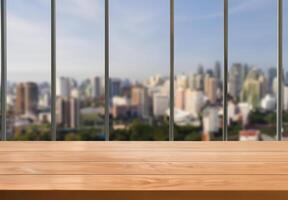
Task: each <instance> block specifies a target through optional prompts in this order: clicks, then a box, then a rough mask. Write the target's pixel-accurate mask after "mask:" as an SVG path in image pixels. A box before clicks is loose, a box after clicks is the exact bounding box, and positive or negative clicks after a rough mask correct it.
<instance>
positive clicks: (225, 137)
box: [223, 0, 229, 141]
mask: <svg viewBox="0 0 288 200" xmlns="http://www.w3.org/2000/svg"><path fill="white" fill-rule="evenodd" d="M228 6H229V4H228V0H224V70H223V72H224V76H223V141H227V140H228V125H227V123H228V31H229V29H228V15H229V13H228Z"/></svg>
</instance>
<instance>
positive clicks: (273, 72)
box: [268, 67, 277, 93]
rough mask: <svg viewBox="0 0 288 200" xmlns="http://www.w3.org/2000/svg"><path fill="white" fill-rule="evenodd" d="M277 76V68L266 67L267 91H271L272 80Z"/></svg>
mask: <svg viewBox="0 0 288 200" xmlns="http://www.w3.org/2000/svg"><path fill="white" fill-rule="evenodd" d="M276 77H277V69H276V68H275V67H271V68H269V69H268V91H269V93H273V81H274V79H275V78H276Z"/></svg>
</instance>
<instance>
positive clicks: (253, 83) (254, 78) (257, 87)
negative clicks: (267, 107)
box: [241, 69, 268, 108]
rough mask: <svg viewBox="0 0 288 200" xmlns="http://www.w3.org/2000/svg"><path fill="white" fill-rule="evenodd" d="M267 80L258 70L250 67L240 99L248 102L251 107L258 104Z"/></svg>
mask: <svg viewBox="0 0 288 200" xmlns="http://www.w3.org/2000/svg"><path fill="white" fill-rule="evenodd" d="M267 85H268V84H267V80H266V77H265V76H264V75H263V73H262V72H261V71H260V70H257V69H252V70H251V71H250V72H249V74H248V75H247V78H246V80H245V82H244V84H243V89H242V92H241V101H243V102H247V103H249V104H250V105H251V106H253V108H256V107H258V106H260V102H261V99H262V98H263V97H264V96H265V94H266V93H267Z"/></svg>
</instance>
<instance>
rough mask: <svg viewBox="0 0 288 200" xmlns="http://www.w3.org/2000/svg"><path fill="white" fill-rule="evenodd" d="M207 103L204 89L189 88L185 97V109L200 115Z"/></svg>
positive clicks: (196, 115)
mask: <svg viewBox="0 0 288 200" xmlns="http://www.w3.org/2000/svg"><path fill="white" fill-rule="evenodd" d="M204 104H205V96H204V94H203V92H202V91H197V90H187V91H186V98H185V110H186V111H188V112H189V113H191V114H193V116H195V117H198V116H199V114H200V111H201V109H202V108H203V106H204Z"/></svg>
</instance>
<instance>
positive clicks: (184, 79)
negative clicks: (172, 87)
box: [176, 75, 188, 89]
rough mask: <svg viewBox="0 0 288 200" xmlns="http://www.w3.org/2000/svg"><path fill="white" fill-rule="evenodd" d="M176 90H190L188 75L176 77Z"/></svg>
mask: <svg viewBox="0 0 288 200" xmlns="http://www.w3.org/2000/svg"><path fill="white" fill-rule="evenodd" d="M176 88H183V89H186V88H188V76H187V75H178V76H177V77H176Z"/></svg>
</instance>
